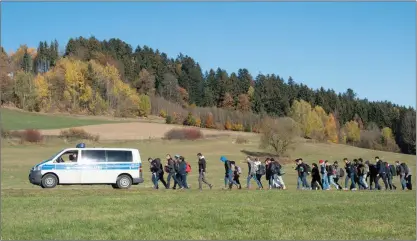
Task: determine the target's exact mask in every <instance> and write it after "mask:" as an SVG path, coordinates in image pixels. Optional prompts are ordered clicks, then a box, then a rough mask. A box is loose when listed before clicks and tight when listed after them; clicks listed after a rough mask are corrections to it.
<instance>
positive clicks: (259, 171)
mask: <svg viewBox="0 0 417 241" xmlns="http://www.w3.org/2000/svg"><path fill="white" fill-rule="evenodd" d="M254 164H255V169H256V179H257V180H258V182H259V184H260V185H261V187H260V188H259V189H263V188H264V186H263V185H262V181H261V180H262V179H261V178H262V176H263V175H265V172H266V168H265V166H264V165H263V164H262V163H261V161H259V159H258V158H255V162H254Z"/></svg>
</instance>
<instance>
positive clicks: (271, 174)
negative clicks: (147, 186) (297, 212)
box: [148, 153, 412, 191]
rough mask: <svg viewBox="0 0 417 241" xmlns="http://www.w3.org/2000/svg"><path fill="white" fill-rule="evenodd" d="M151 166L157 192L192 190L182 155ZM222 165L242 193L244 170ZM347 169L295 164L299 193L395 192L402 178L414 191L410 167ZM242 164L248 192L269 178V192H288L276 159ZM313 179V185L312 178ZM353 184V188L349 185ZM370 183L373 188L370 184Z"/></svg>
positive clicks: (229, 183) (202, 178) (355, 164)
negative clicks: (342, 184) (245, 173)
mask: <svg viewBox="0 0 417 241" xmlns="http://www.w3.org/2000/svg"><path fill="white" fill-rule="evenodd" d="M197 158H198V174H199V175H198V186H199V189H200V190H202V188H203V184H205V185H207V186H208V187H209V188H210V189H212V188H213V185H212V184H211V183H209V182H208V181H207V179H206V168H207V162H206V159H205V157H204V156H203V155H202V154H201V153H198V154H197ZM148 161H149V163H150V171H151V173H152V183H153V188H155V189H159V185H158V184H159V182H161V183H162V184H163V186H164V187H165V188H166V189H170V188H171V181H173V182H174V185H173V186H172V189H177V188H178V189H189V188H190V186H189V185H188V183H187V176H188V174H189V173H190V172H191V165H190V164H189V163H188V162H186V161H185V158H184V157H183V156H180V155H175V156H174V157H171V155H170V154H167V156H166V163H165V165H163V164H162V162H161V160H160V159H159V158H156V159H152V158H149V159H148ZM220 161H221V162H222V163H223V164H224V168H225V176H224V189H229V190H231V189H232V188H233V187H234V186H235V187H236V188H237V189H242V185H241V183H240V176H241V175H242V168H241V167H240V164H238V163H236V162H235V161H231V160H229V159H228V158H226V157H225V156H221V157H220ZM343 162H344V164H345V165H344V167H340V166H339V164H338V161H335V162H333V164H331V163H330V162H329V161H327V160H326V161H323V160H320V161H319V163H318V164H316V163H312V165H311V166H312V167H311V166H310V165H309V164H307V163H304V162H303V159H302V158H298V159H296V160H295V164H296V165H295V166H294V169H295V171H296V172H297V189H302V190H318V189H321V190H330V189H331V188H332V186H333V187H334V188H335V189H336V190H352V191H355V190H357V187H358V188H359V189H360V190H367V189H369V190H381V189H382V187H381V185H380V181H382V182H383V183H384V185H385V190H393V189H394V190H395V189H397V187H396V186H395V185H394V183H393V179H394V177H396V176H398V178H399V181H400V183H401V188H402V190H406V189H408V190H412V182H411V170H410V168H408V166H407V164H405V163H400V162H399V161H396V162H395V164H389V163H387V162H385V161H382V160H380V159H379V157H375V164H373V163H371V162H369V161H363V160H362V158H359V159H354V160H353V161H350V160H348V159H347V158H344V159H343ZM242 164H247V167H248V174H247V178H246V188H248V189H250V188H251V181H252V180H253V181H254V182H255V183H256V185H257V188H258V189H264V185H263V183H262V177H263V176H265V179H266V181H267V184H268V186H267V188H268V189H283V190H285V189H287V188H286V186H285V183H284V179H283V176H284V174H285V171H284V167H283V166H282V165H281V164H280V163H279V161H278V160H275V159H274V158H266V159H265V161H264V162H261V161H260V160H259V158H252V157H250V156H248V157H247V158H246V160H245V161H244V162H242ZM164 173H166V174H167V175H168V177H167V180H166V181H165V179H164ZM309 176H311V182H308V181H307V179H308V177H309ZM343 177H344V178H345V179H344V180H345V181H344V188H343V187H342V186H341V185H340V184H339V180H341V179H342V178H343ZM349 182H350V185H349ZM368 182H369V184H368Z"/></svg>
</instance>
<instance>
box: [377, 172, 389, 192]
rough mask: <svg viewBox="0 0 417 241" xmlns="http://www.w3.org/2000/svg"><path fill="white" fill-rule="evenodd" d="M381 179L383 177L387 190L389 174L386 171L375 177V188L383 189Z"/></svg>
mask: <svg viewBox="0 0 417 241" xmlns="http://www.w3.org/2000/svg"><path fill="white" fill-rule="evenodd" d="M379 179H382V181H383V182H384V184H385V190H387V189H388V182H387V175H386V174H385V173H382V174H379V176H377V177H376V179H375V183H376V185H375V188H376V189H378V190H381V186H380V185H379Z"/></svg>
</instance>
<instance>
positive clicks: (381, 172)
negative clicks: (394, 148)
mask: <svg viewBox="0 0 417 241" xmlns="http://www.w3.org/2000/svg"><path fill="white" fill-rule="evenodd" d="M375 161H376V169H377V171H378V174H377V175H376V179H375V183H376V187H375V188H376V189H378V190H381V186H380V185H379V180H380V179H382V181H383V182H384V184H385V190H388V182H387V173H386V167H385V165H384V163H383V161H382V160H380V159H379V157H375Z"/></svg>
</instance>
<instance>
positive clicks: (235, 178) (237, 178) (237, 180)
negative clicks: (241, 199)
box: [233, 175, 242, 188]
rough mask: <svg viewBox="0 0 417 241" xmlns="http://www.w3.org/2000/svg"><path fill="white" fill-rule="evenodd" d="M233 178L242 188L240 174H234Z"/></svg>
mask: <svg viewBox="0 0 417 241" xmlns="http://www.w3.org/2000/svg"><path fill="white" fill-rule="evenodd" d="M233 180H234V181H235V182H236V183H237V185H239V188H241V187H242V186H241V185H240V180H239V175H234V176H233Z"/></svg>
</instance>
